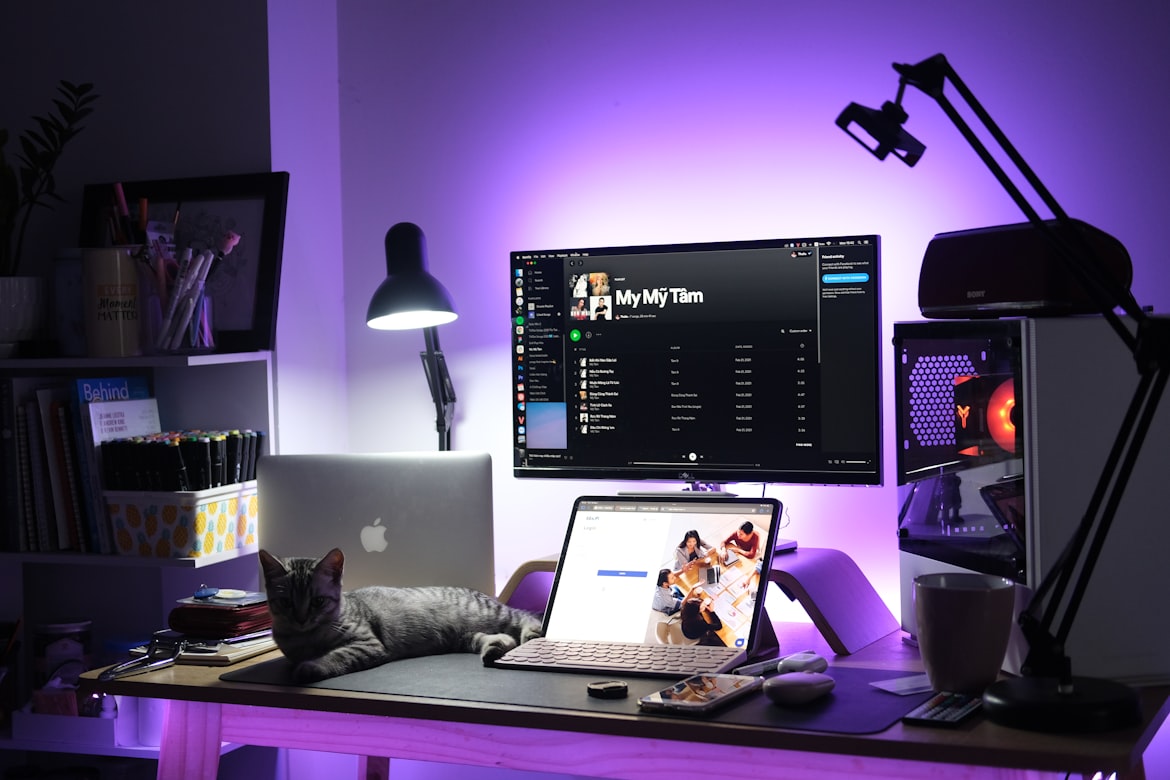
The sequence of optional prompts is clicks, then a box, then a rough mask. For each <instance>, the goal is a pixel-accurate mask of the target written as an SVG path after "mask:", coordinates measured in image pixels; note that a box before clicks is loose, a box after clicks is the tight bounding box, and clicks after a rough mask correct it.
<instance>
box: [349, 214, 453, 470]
mask: <svg viewBox="0 0 1170 780" xmlns="http://www.w3.org/2000/svg"><path fill="white" fill-rule="evenodd" d="M458 316H459V315H458V314H456V313H455V305H454V304H452V303H451V295H450V294H449V293H448V292H447V289H446V288H445V287H443V285H442V284H440V283H439V281H438V280H437V279H435V277H433V276H431V275H430V274H429V273H427V248H426V237H425V236H424V235H423V232H422V230H421V229H419V227H418V225H415V224H412V223H410V222H399V223H398V224H397V225H394V226H393V227H391V228H390V229H389V230H388V231H386V279H385V281H383V282H382V283H381V284H380V285H378V289H377V290H376V291H375V292H374V297H373V298H372V299H371V300H370V306H369V308H368V309H367V310H366V324H367V325H369V326H370V327H371V328H375V329H377V330H414V329H416V328H422V329H423V340H424V342H425V344H426V349H425V350H423V351H422V352H420V353H419V357H421V358H422V364H423V370H424V371H426V375H427V384H428V385H429V386H430V389H431V399H432V400H433V401H434V402H435V427H436V429H437V430H438V431H439V449H440V450H449V449H451V420H452V418H453V417H454V414H455V388H454V387H453V386H452V385H451V375H450V374H449V373H448V372H447V360H446V358H444V357H443V352H442V350H441V349H439V332H438V330H437V329H436V326H438V325H443V324H445V323H448V322H451V321H453V320H454V319H455V318H457V317H458Z"/></svg>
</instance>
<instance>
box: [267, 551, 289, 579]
mask: <svg viewBox="0 0 1170 780" xmlns="http://www.w3.org/2000/svg"><path fill="white" fill-rule="evenodd" d="M260 565H261V566H262V567H263V568H264V577H265V578H266V579H273V578H276V577H283V576H284V575H286V574H288V569H286V568H284V564H283V563H281V562H280V560H279V559H278V558H276V556H274V555H272V553H270V552H268V551H267V550H265V549H263V548H261V549H260Z"/></svg>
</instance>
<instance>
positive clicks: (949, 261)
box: [918, 219, 1133, 319]
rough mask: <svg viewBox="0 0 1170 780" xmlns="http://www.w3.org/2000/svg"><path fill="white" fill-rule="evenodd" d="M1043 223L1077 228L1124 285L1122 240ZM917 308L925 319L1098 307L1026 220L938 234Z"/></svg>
mask: <svg viewBox="0 0 1170 780" xmlns="http://www.w3.org/2000/svg"><path fill="white" fill-rule="evenodd" d="M1046 224H1048V225H1049V226H1051V227H1052V229H1053V230H1055V231H1056V232H1057V234H1058V235H1061V236H1062V238H1065V237H1066V236H1068V231H1072V230H1075V231H1079V233H1080V235H1081V237H1083V238H1084V239H1086V240H1087V241H1088V243H1089V245H1090V246H1091V247H1092V248H1093V250H1094V252H1095V254H1096V255H1097V257H1098V258H1099V259H1100V260H1101V262H1102V265H1103V268H1102V270H1103V271H1104V273H1105V274H1107V275H1108V276H1111V277H1112V278H1113V279H1114V280H1115V281H1116V282H1117V283H1118V284H1119V285H1121V286H1122V287H1124V288H1125V289H1126V290H1128V289H1129V286H1130V284H1131V283H1132V282H1133V265H1132V263H1131V262H1130V258H1129V252H1128V251H1126V249H1125V246H1124V245H1123V244H1122V243H1121V242H1120V241H1118V240H1117V239H1116V238H1114V237H1113V236H1111V235H1109V234H1108V233H1105V232H1104V231H1101V230H1098V229H1097V228H1095V227H1093V226H1092V225H1089V224H1086V223H1084V222H1081V221H1080V220H1075V219H1074V220H1072V221H1071V223H1070V224H1068V225H1060V224H1058V223H1056V222H1055V221H1054V220H1050V221H1049V222H1047V223H1046ZM1071 239H1072V240H1076V237H1071ZM918 308H919V310H920V311H921V312H922V316H924V317H929V318H934V319H976V318H981V317H1017V316H1029V317H1042V316H1063V315H1069V314H1088V313H1090V312H1099V311H1100V307H1099V306H1098V305H1097V303H1096V302H1095V301H1094V299H1093V296H1092V295H1091V294H1090V293H1089V292H1088V291H1086V290H1085V288H1084V286H1083V285H1082V284H1081V282H1080V278H1079V276H1078V275H1077V273H1076V272H1075V271H1074V270H1072V269H1071V268H1069V267H1068V265H1067V264H1066V263H1065V261H1064V259H1063V258H1062V256H1061V255H1060V254H1059V253H1058V251H1057V250H1056V248H1055V247H1054V246H1053V245H1052V242H1051V241H1050V240H1049V239H1048V238H1047V237H1046V236H1045V235H1044V232H1043V231H1042V230H1041V229H1040V228H1038V227H1036V226H1035V225H1032V224H1031V223H1028V222H1024V223H1020V224H1015V225H999V226H996V227H987V228H977V229H975V230H960V231H955V232H952V233H939V234H938V235H936V236H935V237H934V238H933V239H931V241H930V244H928V245H927V247H926V255H925V256H924V257H923V258H922V270H921V271H920V272H919V275H918Z"/></svg>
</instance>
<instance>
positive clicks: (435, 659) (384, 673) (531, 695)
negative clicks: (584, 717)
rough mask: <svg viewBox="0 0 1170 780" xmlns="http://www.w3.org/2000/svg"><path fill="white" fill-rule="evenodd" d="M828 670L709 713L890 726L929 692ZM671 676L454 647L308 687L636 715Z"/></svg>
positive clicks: (284, 665)
mask: <svg viewBox="0 0 1170 780" xmlns="http://www.w3.org/2000/svg"><path fill="white" fill-rule="evenodd" d="M289 670H290V665H289V663H288V662H287V661H286V660H285V659H284V658H277V659H275V660H272V661H265V662H264V663H260V664H256V665H254V666H250V667H247V668H244V669H238V670H235V671H229V672H226V673H224V674H222V675H220V679H222V680H225V681H229V682H243V683H264V684H269V685H295V684H296V683H294V682H293V681H292V678H291V676H290V674H289ZM828 674H829V676H831V677H832V678H833V679H834V680H835V681H836V683H837V684H836V686H835V687H834V688H833V691H832V693H830V694H829V695H827V696H825V697H823V698H821V699H818V700H817V701H814V702H810V703H808V704H804V705H801V706H799V707H779V706H777V705H775V704H773V703H772V702H771V701H770V700H769V699H768V698H767V697H765V696H764V695H763V694H762V693H757V694H753V695H751V696H749V697H748V698H747V699H745V700H744V701H743V702H737V703H733V704H732V705H730V706H728V707H727V708H726V709H724V710H720V711H718V712H716V713H715V714H714V715H712V716H710V717H709V718H708V719H709V720H715V721H719V722H722V723H733V724H740V725H749V726H775V727H777V728H785V729H797V730H801V731H820V732H828V733H834V734H872V733H875V732H879V731H884V730H885V729H887V728H889V727H890V726H892V725H893V724H894V723H896V722H897V721H898V719H899V718H901V717H902V716H903V715H905V714H906V713H908V712H910V710H912V709H914V708H915V707H916V706H918V705H919V704H921V703H922V702H924V701H926V699H927V698H929V696H930V694H925V693H924V694H915V695H912V696H897V695H895V694H892V693H887V692H886V691H882V690H879V689H877V688H874V687H873V686H872V685H870V683H871V682H875V681H877V680H889V679H893V678H896V677H905V676H908V674H910V673H907V672H903V673H899V672H890V671H885V670H875V669H855V668H851V667H831V668H830V669H829V670H828ZM600 679H622V680H625V681H626V682H627V683H628V684H629V687H630V695H629V697H628V698H626V699H616V700H605V699H595V698H592V697H590V696H589V695H588V694H587V693H586V692H585V686H586V684H587V683H589V682H592V681H594V680H600ZM672 682H673V680H669V679H655V678H648V677H622V676H620V675H598V674H576V673H562V672H528V671H518V670H515V669H491V668H485V667H484V666H483V665H482V663H481V662H480V660H479V657H478V656H476V655H472V654H451V655H437V656H425V657H422V658H407V659H404V660H401V661H394V662H391V663H388V664H383V665H382V666H378V667H375V668H373V669H367V670H365V671H362V672H354V673H353V674H347V675H343V676H341V677H335V678H333V679H330V680H323V681H321V682H318V683H311V684H309V685H308V686H306V687H310V688H324V689H329V690H340V691H355V692H359V693H385V694H398V695H402V696H421V697H426V698H434V699H456V700H463V701H474V702H483V703H491V704H509V705H521V706H533V707H551V708H554V709H566V710H583V711H587V712H598V713H605V712H608V713H621V714H626V715H636V714H638V713H639V710H638V705H637V700H638V697H639V696H644V695H646V694H648V693H651V692H653V691H656V690H658V689H659V688H663V687H665V686H666V685H669V684H670V683H672ZM647 717H649V716H647ZM655 717H662V716H657V715H656V716H655ZM666 717H679V716H666ZM681 717H686V716H681Z"/></svg>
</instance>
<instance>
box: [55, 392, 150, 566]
mask: <svg viewBox="0 0 1170 780" xmlns="http://www.w3.org/2000/svg"><path fill="white" fill-rule="evenodd" d="M150 397H151V391H150V382H149V380H148V379H147V378H146V377H145V376H144V375H133V376H103V377H95V378H92V379H77V380H75V381H74V383H73V407H74V409H75V410H76V412H77V414H76V420H77V424H76V425H74V434H75V435H76V436H77V454H78V457H77V467H78V471H79V474H78V478H79V480H80V483H81V487H82V493H83V496H82V501H81V503H82V508H83V510H84V516H85V524H84V526H85V528H86V529H87V536H88V539H89V545H90V549H91V550H94V551H97V552H101V553H107V554H109V553H113V552H114V540H113V535H112V532H111V530H110V521H109V517H108V515H107V513H106V502H105V498H104V496H103V495H102V470H101V463H100V461H99V457H100V451H99V449H98V447H97V444H96V443H95V442H94V438H93V428H92V426H91V425H90V416H89V406H90V404H95V403H105V402H107V401H130V400H135V399H139V398H150Z"/></svg>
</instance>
